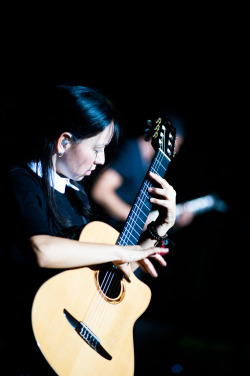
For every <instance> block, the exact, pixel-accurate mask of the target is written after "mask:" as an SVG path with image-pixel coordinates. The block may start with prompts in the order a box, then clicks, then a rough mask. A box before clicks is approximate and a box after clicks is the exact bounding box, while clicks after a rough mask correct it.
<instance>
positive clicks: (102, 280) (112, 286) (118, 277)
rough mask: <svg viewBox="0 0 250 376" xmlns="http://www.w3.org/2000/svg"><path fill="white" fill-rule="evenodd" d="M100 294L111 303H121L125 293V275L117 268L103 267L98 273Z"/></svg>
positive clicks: (97, 281) (97, 279)
mask: <svg viewBox="0 0 250 376" xmlns="http://www.w3.org/2000/svg"><path fill="white" fill-rule="evenodd" d="M96 283H97V286H98V289H99V292H100V294H101V295H102V297H104V299H105V300H107V301H109V302H110V303H119V302H120V301H121V300H122V299H123V297H124V293H125V285H124V281H123V274H122V273H121V272H120V271H119V270H118V269H117V268H116V267H115V266H110V267H103V268H101V269H100V270H99V271H98V272H97V273H96Z"/></svg>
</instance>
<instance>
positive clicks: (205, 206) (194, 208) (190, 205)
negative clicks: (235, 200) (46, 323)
mask: <svg viewBox="0 0 250 376" xmlns="http://www.w3.org/2000/svg"><path fill="white" fill-rule="evenodd" d="M213 209H215V210H217V211H220V212H222V213H223V212H226V211H227V205H226V204H225V202H223V201H221V200H219V199H218V198H217V197H216V196H215V195H207V196H203V197H199V198H196V199H194V200H190V201H186V202H184V203H183V204H178V205H176V218H178V217H179V216H180V215H181V214H183V213H184V211H186V210H187V211H189V212H191V213H194V214H202V213H204V212H206V211H209V210H213Z"/></svg>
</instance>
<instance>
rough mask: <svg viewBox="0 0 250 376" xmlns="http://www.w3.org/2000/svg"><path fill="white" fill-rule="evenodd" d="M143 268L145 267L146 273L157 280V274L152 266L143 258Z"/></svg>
mask: <svg viewBox="0 0 250 376" xmlns="http://www.w3.org/2000/svg"><path fill="white" fill-rule="evenodd" d="M143 266H144V267H145V269H146V271H147V272H148V273H149V274H150V275H151V276H152V277H154V278H157V277H158V273H157V271H156V269H155V267H154V265H153V264H152V262H151V261H150V260H149V259H148V258H145V259H144V260H143Z"/></svg>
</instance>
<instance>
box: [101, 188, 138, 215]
mask: <svg viewBox="0 0 250 376" xmlns="http://www.w3.org/2000/svg"><path fill="white" fill-rule="evenodd" d="M99 203H100V204H101V205H102V206H103V207H104V208H105V210H106V211H107V213H108V214H109V215H110V216H112V217H113V218H115V219H118V220H119V221H123V222H125V221H126V219H127V217H128V215H129V212H130V209H131V206H130V205H128V204H127V203H126V202H125V201H123V200H121V199H120V197H119V196H118V195H117V194H116V193H114V192H112V193H111V192H110V193H109V195H108V194H106V195H104V196H103V197H102V199H101V200H99Z"/></svg>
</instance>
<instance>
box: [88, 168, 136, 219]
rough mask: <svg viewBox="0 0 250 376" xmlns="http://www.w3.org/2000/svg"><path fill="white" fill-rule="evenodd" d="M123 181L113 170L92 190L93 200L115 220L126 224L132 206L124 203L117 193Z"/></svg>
mask: <svg viewBox="0 0 250 376" xmlns="http://www.w3.org/2000/svg"><path fill="white" fill-rule="evenodd" d="M122 183H123V179H122V177H121V175H120V174H119V173H118V172H117V171H115V170H113V169H112V168H110V169H108V170H107V171H105V172H104V173H103V174H102V175H101V176H100V177H99V178H98V179H97V181H96V183H95V185H94V186H93V188H92V192H91V195H92V197H93V199H94V200H95V201H96V202H97V203H98V204H100V205H101V206H102V207H103V208H104V209H105V210H106V212H107V213H108V214H109V215H110V216H112V217H113V218H115V219H118V220H120V221H123V222H125V220H126V219H127V217H128V215H129V212H130V208H131V207H130V205H128V204H127V203H126V202H125V201H123V200H122V199H121V198H120V197H119V196H118V195H117V193H116V190H117V189H118V188H119V187H121V185H122Z"/></svg>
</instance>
